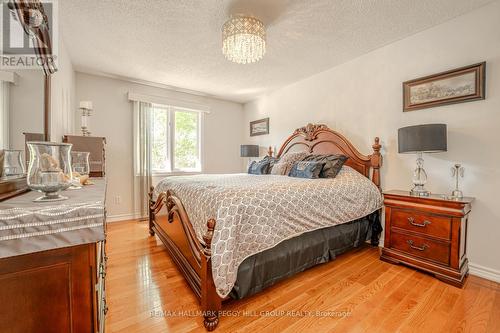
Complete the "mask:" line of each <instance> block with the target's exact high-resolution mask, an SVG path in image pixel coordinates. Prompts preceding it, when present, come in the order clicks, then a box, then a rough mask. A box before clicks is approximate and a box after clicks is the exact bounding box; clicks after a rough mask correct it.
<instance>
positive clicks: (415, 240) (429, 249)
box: [390, 231, 450, 265]
mask: <svg viewBox="0 0 500 333" xmlns="http://www.w3.org/2000/svg"><path fill="white" fill-rule="evenodd" d="M390 246H391V248H393V249H396V250H399V251H403V252H406V253H408V254H411V255H413V256H415V257H421V258H424V259H429V260H433V261H436V262H438V263H440V264H443V265H448V264H449V262H450V244H449V243H443V242H438V241H434V240H431V239H429V238H425V237H420V236H414V235H407V234H403V233H399V232H397V231H393V232H392V233H391V245H390Z"/></svg>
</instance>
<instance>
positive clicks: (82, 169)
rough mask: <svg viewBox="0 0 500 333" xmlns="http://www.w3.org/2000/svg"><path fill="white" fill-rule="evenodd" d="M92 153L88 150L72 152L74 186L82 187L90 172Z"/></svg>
mask: <svg viewBox="0 0 500 333" xmlns="http://www.w3.org/2000/svg"><path fill="white" fill-rule="evenodd" d="M89 158H90V153H89V152H86V151H72V152H71V168H72V171H73V178H74V179H73V180H74V185H73V186H74V187H76V188H81V185H83V184H84V183H85V182H86V181H87V179H89V174H90V164H89Z"/></svg>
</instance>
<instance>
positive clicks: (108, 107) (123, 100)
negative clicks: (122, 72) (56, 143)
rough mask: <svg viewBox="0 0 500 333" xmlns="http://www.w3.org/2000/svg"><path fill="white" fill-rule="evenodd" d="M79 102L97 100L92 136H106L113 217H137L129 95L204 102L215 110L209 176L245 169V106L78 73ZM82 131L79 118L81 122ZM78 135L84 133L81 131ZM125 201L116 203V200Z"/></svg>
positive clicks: (209, 119)
mask: <svg viewBox="0 0 500 333" xmlns="http://www.w3.org/2000/svg"><path fill="white" fill-rule="evenodd" d="M76 91H77V94H76V100H77V101H81V100H89V101H92V102H93V106H94V113H93V115H92V117H91V118H90V125H89V128H90V131H91V132H92V135H93V136H105V137H106V141H107V146H106V172H107V181H108V188H107V204H106V207H107V209H108V214H109V216H110V217H111V219H116V218H120V217H121V218H123V219H125V218H132V216H133V215H134V212H133V206H134V205H133V164H132V162H133V158H132V155H133V145H132V143H133V137H132V133H133V131H132V111H133V104H132V102H130V101H129V100H128V98H127V93H128V92H129V91H130V92H133V93H139V94H147V95H153V96H163V97H167V98H171V99H177V100H183V101H190V102H194V103H198V104H204V105H206V106H208V107H209V108H210V114H207V115H206V116H205V128H204V137H203V143H204V149H205V156H204V166H203V169H204V170H203V171H204V172H205V173H231V172H240V171H241V158H240V157H239V156H240V155H239V145H240V144H241V140H242V137H243V135H242V128H243V108H242V105H241V104H237V103H232V102H226V101H222V100H218V99H213V98H207V97H201V96H195V95H191V94H186V93H180V92H175V91H170V90H165V89H161V88H155V87H151V86H146V85H141V84H137V83H132V82H127V81H123V80H117V79H112V78H106V77H101V76H95V75H89V74H83V73H78V72H77V74H76ZM75 125H76V128H79V126H80V123H79V118H77V121H76V124H75ZM77 132H79V130H78V131H77ZM116 196H120V197H121V203H120V204H117V203H115V197H116Z"/></svg>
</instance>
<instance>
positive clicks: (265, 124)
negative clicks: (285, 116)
mask: <svg viewBox="0 0 500 333" xmlns="http://www.w3.org/2000/svg"><path fill="white" fill-rule="evenodd" d="M264 134H269V118H263V119H259V120H254V121H251V122H250V136H257V135H264Z"/></svg>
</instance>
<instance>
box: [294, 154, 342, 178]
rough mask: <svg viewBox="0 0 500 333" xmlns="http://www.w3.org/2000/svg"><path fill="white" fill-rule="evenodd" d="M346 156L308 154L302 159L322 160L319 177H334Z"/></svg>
mask: <svg viewBox="0 0 500 333" xmlns="http://www.w3.org/2000/svg"><path fill="white" fill-rule="evenodd" d="M347 159H348V157H347V156H345V155H341V154H330V155H309V156H306V157H305V158H304V159H303V161H316V162H324V166H323V169H322V170H321V172H320V174H319V178H335V177H336V176H337V174H338V173H339V171H340V169H342V166H343V165H344V163H345V162H346V161H347Z"/></svg>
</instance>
